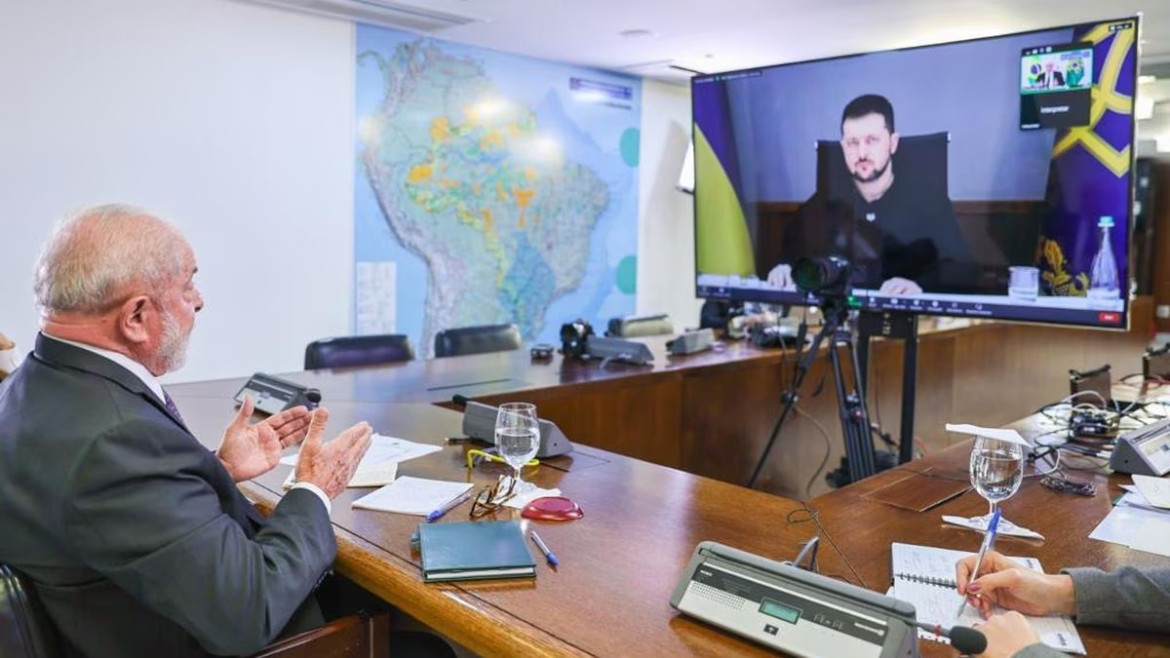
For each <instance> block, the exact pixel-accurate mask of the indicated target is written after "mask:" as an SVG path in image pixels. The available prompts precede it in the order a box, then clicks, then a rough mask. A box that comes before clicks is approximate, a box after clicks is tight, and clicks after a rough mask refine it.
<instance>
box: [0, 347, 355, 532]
mask: <svg viewBox="0 0 1170 658" xmlns="http://www.w3.org/2000/svg"><path fill="white" fill-rule="evenodd" d="M45 336H48V337H49V338H52V339H53V340H56V341H60V342H62V343H65V344H67V345H72V346H74V347H78V348H81V349H83V350H86V351H88V352H92V353H94V354H96V355H98V356H100V357H102V358H104V359H108V360H110V361H113V362H114V363H116V364H118V365H119V366H122V367H123V368H125V369H126V370H129V371H130V374H132V375H134V376H135V377H137V378H138V379H139V380H141V381H142V383H143V384H146V387H147V388H149V389H150V391H151V392H152V393H154V395H155V396H156V397H157V398H158V401H159V402H162V403H163V406H166V400H167V396H166V393H164V392H163V387H162V383H161V382H159V381H158V378H156V377H155V376H154V375H152V374H151V372H150V371H149V370H147V369H146V366H144V365H142V364H141V363H139V362H137V361H135V360H134V359H131V358H130V357H128V356H126V355H125V354H121V353H119V352H111V351H110V350H105V349H102V348H100V347H94V346H93V345H86V344H85V343H77V342H74V341H71V340H65V339H64V338H57V337H56V336H49V334H45ZM11 351H15V348H14V349H13V350H11ZM2 367H3V366H2V365H0V368H2ZM291 488H292V489H308V490H309V491H311V492H313V494H315V495H316V496H317V497H318V498H320V499H321V502H322V503H325V512H326V513H332V512H333V503H332V502H331V501H330V500H329V496H326V495H325V492H324V491H322V490H321V487H318V486H317V485H315V484H313V483H311V482H297V483H296V484H294V485H293V486H292V487H291Z"/></svg>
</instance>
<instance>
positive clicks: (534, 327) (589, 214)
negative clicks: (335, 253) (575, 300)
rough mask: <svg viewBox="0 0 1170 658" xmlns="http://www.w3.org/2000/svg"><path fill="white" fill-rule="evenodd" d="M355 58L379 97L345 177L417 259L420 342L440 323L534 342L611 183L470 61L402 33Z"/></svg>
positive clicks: (604, 207)
mask: <svg viewBox="0 0 1170 658" xmlns="http://www.w3.org/2000/svg"><path fill="white" fill-rule="evenodd" d="M358 63H359V66H370V65H373V66H376V67H377V70H378V71H379V73H380V76H381V78H382V88H383V89H384V90H385V91H384V94H383V95H382V97H381V99H380V102H379V104H378V107H377V108H376V109H375V111H373V112H370V113H367V114H366V115H365V116H361V117H359V125H358V131H359V139H358V154H357V155H358V161H359V167H360V169H359V172H358V175H359V176H364V177H365V178H366V181H367V182H368V184H369V186H370V188H371V189H372V190H373V194H374V198H375V199H376V203H377V206H378V209H379V211H380V214H381V216H382V218H383V220H384V221H385V222H386V224H387V226H388V227H389V229H390V232H391V233H392V235H393V236H394V238H395V239H396V240H397V241H398V242H399V243H400V244H401V245H402V247H403V248H404V249H406V250H407V251H408V252H409V253H411V254H413V255H415V256H417V257H418V258H420V259H421V260H422V261H423V262H424V263H425V265H426V270H427V277H426V279H427V281H426V284H425V285H426V294H425V318H424V323H423V328H422V335H421V337H420V345H423V346H429V345H430V344H431V343H432V342H433V336H434V334H435V332H437V331H438V330H440V329H444V328H449V327H462V326H470V325H482V324H497V323H508V322H513V323H515V324H517V325H518V326H519V328H520V331H521V334H522V335H523V336H524V337H525V338H526V339H528V340H534V339H536V338H537V337H538V336H539V335H540V334H541V332H542V331H544V330H545V329H546V326H545V325H546V324H547V321H546V313H547V312H548V310H549V307H550V306H551V305H552V304H553V303H554V301H556V300H557V299H559V298H561V297H564V296H565V295H566V294H568V293H570V292H571V291H574V290H576V289H577V288H578V287H579V286H580V285H581V283H582V281H583V279H584V278H585V274H586V271H587V268H588V266H589V264H590V258H591V257H596V254H591V250H590V244H591V239H590V238H591V234H592V233H593V232H594V231H595V229H597V227H598V222H599V220H600V218H601V217H602V216H603V215H604V214H605V213H606V212H607V211H609V210H611V204H612V202H613V198H612V197H613V193H612V191H611V186H610V185H609V184H608V183H607V181H606V180H603V178H602V176H601V175H599V173H598V172H597V171H595V170H594V168H591V167H590V166H588V165H587V164H585V163H582V162H578V161H576V160H575V159H574V158H573V157H571V155H570V154H569V153H568V152H567V149H566V148H565V145H564V144H563V139H561V138H558V137H554V136H553V135H552V134H550V133H548V132H546V130H544V129H543V128H542V121H541V116H540V115H539V114H538V111H537V110H534V109H533V108H532V107H530V106H528V105H526V104H524V103H521V102H519V101H517V100H515V99H513V98H511V97H510V96H509V95H507V94H505V93H503V92H502V91H501V90H500V89H499V88H498V87H497V85H496V84H495V82H494V81H493V80H492V78H491V77H490V76H489V75H488V74H487V72H486V71H485V70H484V67H483V64H482V62H480V61H477V60H476V59H475V58H472V57H466V56H457V55H455V54H452V53H450V52H448V51H447V50H446V49H444V48H443V47H441V46H440V45H439V43H437V42H435V41H433V40H430V39H418V38H416V39H412V40H409V41H404V42H402V43H400V44H398V45H397V47H395V48H394V49H393V51H389V52H379V51H377V50H365V51H359V54H358ZM548 97H553V96H552V95H548ZM356 237H357V238H358V239H361V236H356ZM629 248H630V249H632V248H633V245H630V246H629ZM418 283H421V282H418ZM630 299H631V302H632V295H631V296H630ZM631 306H632V303H631ZM631 310H632V309H631ZM570 319H571V318H570Z"/></svg>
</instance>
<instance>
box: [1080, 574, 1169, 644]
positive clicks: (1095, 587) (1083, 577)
mask: <svg viewBox="0 0 1170 658" xmlns="http://www.w3.org/2000/svg"><path fill="white" fill-rule="evenodd" d="M1061 573H1066V574H1068V575H1069V576H1071V577H1072V579H1073V586H1074V587H1075V588H1076V604H1077V612H1076V622H1077V623H1078V624H1091V625H1095V626H1115V627H1118V628H1125V629H1131V630H1143V631H1160V632H1170V569H1137V568H1134V567H1122V568H1120V569H1118V570H1117V571H1114V572H1112V573H1106V572H1104V571H1101V570H1100V569H1093V568H1088V567H1077V568H1071V569H1064V570H1062V571H1061Z"/></svg>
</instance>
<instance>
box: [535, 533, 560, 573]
mask: <svg viewBox="0 0 1170 658" xmlns="http://www.w3.org/2000/svg"><path fill="white" fill-rule="evenodd" d="M528 536H530V537H532V542H533V543H534V544H536V547H537V548H539V549H540V552H541V553H544V559H546V560H548V564H549V566H553V567H555V566H557V565H558V564H560V562H558V561H557V556H556V555H555V554H554V553H553V552H552V551H550V550H549V549H548V545H547V544H545V543H544V540H543V539H541V538H540V535H538V534H536V531H535V530H533V531H532V532H530V533H529V535H528Z"/></svg>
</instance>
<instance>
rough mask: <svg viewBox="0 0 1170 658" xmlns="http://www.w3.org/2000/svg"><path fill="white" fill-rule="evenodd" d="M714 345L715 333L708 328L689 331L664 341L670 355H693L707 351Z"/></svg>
mask: <svg viewBox="0 0 1170 658" xmlns="http://www.w3.org/2000/svg"><path fill="white" fill-rule="evenodd" d="M714 345H715V332H714V331H712V330H711V329H709V328H704V329H691V330H689V331H684V332H683V333H682V334H680V335H679V336H677V337H675V338H673V339H671V340H668V341H666V349H667V350H669V351H670V353H671V354H674V355H680V354H694V353H695V352H702V351H703V350H709V349H711V348H712V347H714Z"/></svg>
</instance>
